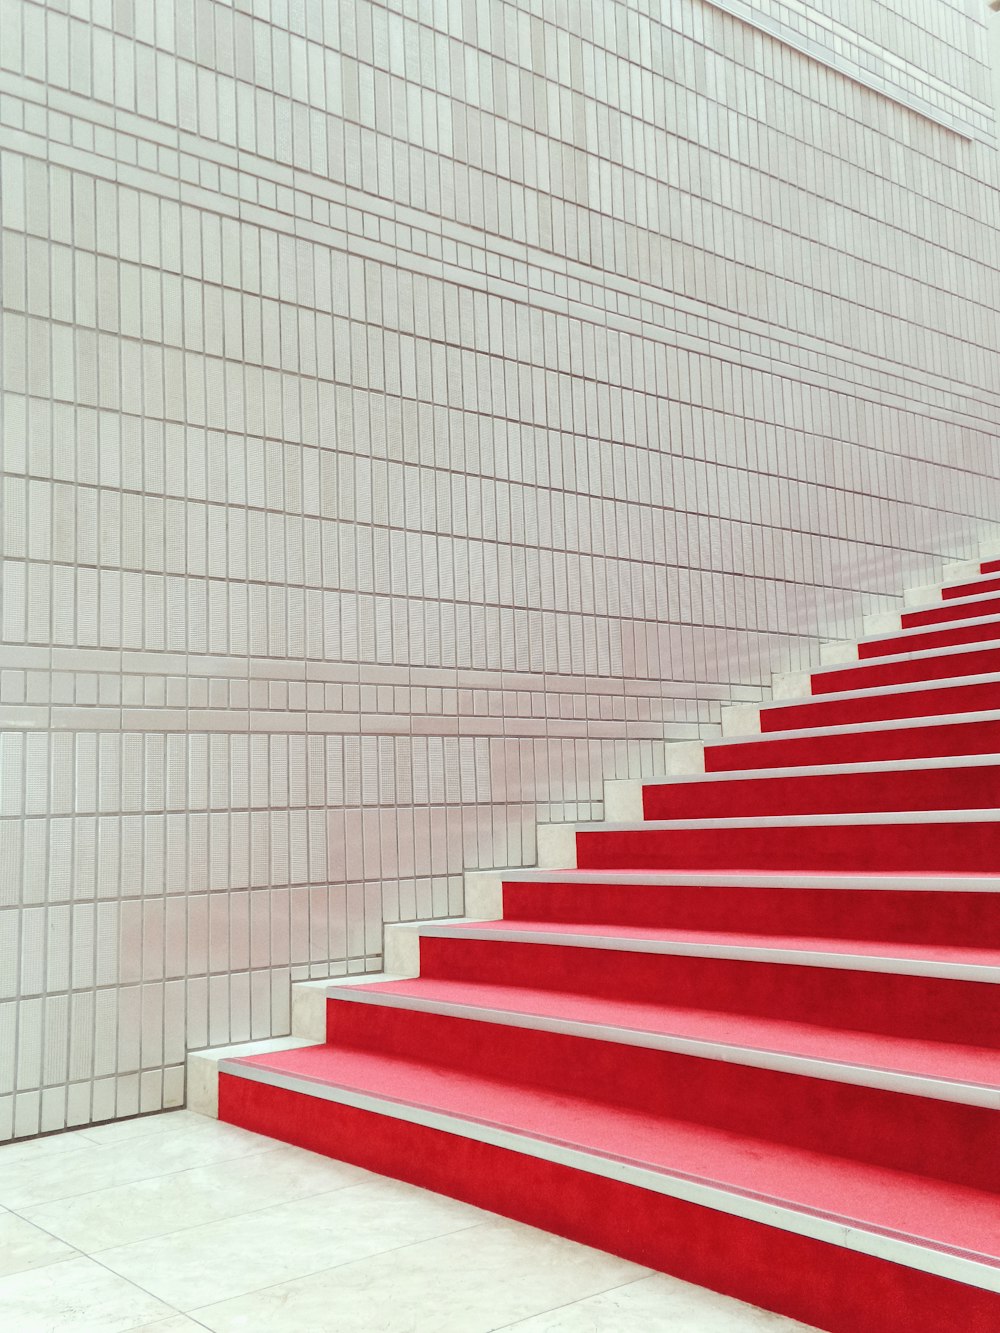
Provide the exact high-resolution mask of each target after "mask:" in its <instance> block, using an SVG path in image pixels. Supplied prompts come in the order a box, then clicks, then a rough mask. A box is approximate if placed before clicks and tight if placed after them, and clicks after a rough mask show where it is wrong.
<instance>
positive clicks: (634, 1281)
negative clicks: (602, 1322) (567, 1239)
mask: <svg viewBox="0 0 1000 1333" xmlns="http://www.w3.org/2000/svg"><path fill="white" fill-rule="evenodd" d="M573 1243H574V1244H580V1242H579V1241H574V1242H573ZM583 1248H587V1247H583ZM663 1276H667V1277H669V1276H670V1274H663V1273H660V1272H658V1271H657V1270H656V1269H655V1268H650V1269H649V1270H647V1271H646V1272H645V1273H643V1274H641V1275H640V1276H639V1277H634V1278H631V1279H630V1280H629V1281H628V1282H615V1283H614V1284H613V1285H612V1286H610V1287H605V1288H604V1289H603V1290H601V1291H592V1292H590V1294H589V1295H587V1296H578V1297H576V1298H575V1299H573V1300H568V1301H563V1302H562V1303H561V1304H560V1305H552V1306H549V1308H548V1309H547V1310H536V1311H535V1313H534V1314H531V1315H519V1316H518V1317H517V1318H516V1319H515V1320H513V1322H511V1323H509V1324H495V1325H494V1326H493V1327H492V1328H491V1329H490V1333H505V1330H509V1329H517V1328H519V1327H520V1326H521V1325H522V1324H524V1322H525V1321H526V1320H528V1319H537V1318H539V1317H540V1316H541V1315H550V1314H557V1313H558V1312H559V1311H560V1310H572V1309H573V1308H574V1306H577V1305H583V1304H585V1303H586V1302H587V1301H591V1300H594V1299H595V1297H598V1296H607V1295H608V1293H609V1292H612V1291H624V1290H625V1288H626V1287H634V1286H637V1285H638V1284H639V1283H640V1282H648V1281H649V1279H650V1278H651V1277H663ZM683 1280H684V1279H683V1278H677V1279H675V1281H679V1282H681V1281H683ZM730 1299H732V1298H730Z"/></svg>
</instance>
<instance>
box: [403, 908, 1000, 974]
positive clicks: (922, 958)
mask: <svg viewBox="0 0 1000 1333" xmlns="http://www.w3.org/2000/svg"><path fill="white" fill-rule="evenodd" d="M428 924H431V925H433V924H435V923H433V922H430V923H428ZM442 929H446V930H455V931H456V932H458V931H461V930H484V931H504V930H511V931H518V932H525V933H530V934H537V935H582V936H597V937H599V938H601V939H614V938H616V937H617V938H619V939H625V940H649V941H650V942H651V943H664V944H670V943H679V944H706V945H718V946H719V947H720V948H735V949H782V950H785V951H786V952H789V953H793V952H796V951H801V952H809V953H840V954H857V955H859V956H863V957H866V958H885V959H892V958H905V959H912V960H914V961H919V962H941V963H960V964H964V965H967V966H977V967H1000V949H986V948H981V949H977V948H972V947H969V946H965V945H943V944H911V943H904V944H896V943H895V942H894V941H887V940H867V939H838V938H831V937H829V936H825V935H764V934H747V933H740V932H735V931H733V932H729V931H719V930H694V929H691V928H686V927H674V926H670V927H656V926H620V925H618V924H617V922H616V923H614V924H609V923H604V924H601V923H597V924H595V923H591V922H575V921H531V920H528V919H527V918H523V917H520V918H517V919H506V920H505V919H501V920H499V921H468V922H462V923H461V924H456V925H454V926H442Z"/></svg>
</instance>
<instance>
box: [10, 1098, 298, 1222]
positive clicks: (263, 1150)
mask: <svg viewBox="0 0 1000 1333" xmlns="http://www.w3.org/2000/svg"><path fill="white" fill-rule="evenodd" d="M220 1123H225V1122H220ZM233 1128H240V1127H239V1126H233ZM253 1132H254V1131H253V1130H247V1133H248V1134H252V1133H253ZM287 1146H288V1145H287V1144H281V1143H274V1142H271V1141H268V1142H267V1143H265V1145H264V1146H263V1147H259V1148H254V1149H252V1151H250V1152H242V1153H236V1154H234V1155H233V1156H232V1157H220V1158H217V1159H216V1160H215V1161H212V1162H201V1163H199V1165H200V1166H222V1165H224V1164H225V1163H226V1162H238V1161H240V1160H241V1159H242V1158H244V1157H259V1156H263V1155H265V1154H267V1153H270V1152H274V1151H275V1149H276V1148H279V1147H287ZM109 1151H114V1149H109ZM197 1169H198V1168H197V1167H194V1166H178V1167H175V1168H172V1169H171V1170H167V1171H159V1172H157V1171H154V1172H152V1173H151V1174H150V1175H148V1176H137V1177H136V1178H135V1179H134V1180H120V1181H118V1182H117V1183H116V1184H113V1185H100V1186H98V1187H96V1188H95V1189H85V1190H80V1191H78V1192H77V1193H76V1194H60V1195H59V1196H58V1197H57V1198H54V1199H36V1200H35V1201H34V1202H33V1203H22V1204H10V1203H7V1204H4V1205H3V1206H4V1207H5V1208H7V1209H8V1210H9V1211H10V1212H12V1213H14V1214H16V1216H18V1217H22V1218H23V1220H24V1221H25V1222H31V1221H33V1219H32V1218H30V1217H24V1214H23V1212H22V1210H23V1209H25V1208H44V1207H46V1206H47V1205H48V1204H50V1203H63V1202H64V1201H65V1200H67V1199H82V1198H86V1197H87V1196H88V1195H91V1194H100V1193H101V1192H102V1191H103V1190H108V1189H120V1188H123V1187H125V1186H127V1185H141V1184H142V1183H143V1182H144V1181H147V1180H159V1179H162V1178H166V1177H168V1176H176V1175H181V1174H183V1172H185V1171H195V1170H197Z"/></svg>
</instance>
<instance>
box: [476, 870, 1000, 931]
mask: <svg viewBox="0 0 1000 1333" xmlns="http://www.w3.org/2000/svg"><path fill="white" fill-rule="evenodd" d="M493 874H494V876H495V878H496V882H497V884H498V885H499V886H501V887H502V886H503V884H504V883H511V884H514V883H518V884H519V883H527V884H531V883H538V884H560V883H566V884H574V883H578V884H650V885H657V886H659V887H668V888H669V887H674V888H700V887H708V886H712V885H718V886H719V887H721V888H735V889H740V888H750V889H786V888H787V889H842V890H844V891H845V892H847V891H852V892H854V891H856V892H866V891H867V892H875V891H883V892H884V891H893V892H896V891H899V892H904V891H907V892H913V893H917V892H927V893H1000V877H998V876H996V875H992V874H986V873H984V874H980V875H937V874H928V875H907V874H899V873H898V872H896V871H885V872H880V873H874V874H868V875H865V874H860V873H858V874H849V873H848V874H844V873H837V874H824V873H823V872H822V871H819V872H817V871H813V870H811V871H809V873H808V874H799V873H795V872H791V871H787V870H775V871H773V872H767V871H746V870H733V871H726V870H704V869H701V870H691V869H685V868H683V867H681V868H680V869H677V870H661V871H657V870H620V869H607V870H580V869H579V868H574V867H569V868H566V869H558V868H546V867H544V866H515V867H513V868H512V869H510V870H497V871H494V872H493ZM500 907H501V910H500V911H498V912H495V913H493V915H492V916H489V917H487V916H483V917H481V918H480V919H481V920H484V921H486V920H489V921H499V920H500V918H501V917H502V916H503V904H502V900H501V904H500Z"/></svg>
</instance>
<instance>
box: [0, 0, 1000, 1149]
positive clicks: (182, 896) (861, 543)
mask: <svg viewBox="0 0 1000 1333" xmlns="http://www.w3.org/2000/svg"><path fill="white" fill-rule="evenodd" d="M741 13H746V14H747V15H748V17H750V18H751V19H752V23H749V24H748V23H743V22H741V21H740V19H739V18H738V17H737V15H739V14H741ZM987 17H988V11H987V8H986V5H985V3H968V4H967V3H965V0H866V2H865V3H864V4H855V5H852V6H850V7H849V8H848V9H847V10H845V9H844V7H843V6H836V5H832V4H831V3H830V2H829V0H780V3H779V0H755V3H754V4H753V5H750V4H743V3H742V0H725V2H724V3H723V0H718V2H717V3H712V4H708V3H702V2H701V0H672V2H671V3H664V0H655V3H654V2H653V0H628V3H614V2H613V0H585V2H584V3H574V4H570V5H562V4H560V5H552V4H544V3H542V2H541V0H516V2H512V0H495V3H489V4H487V3H480V4H478V5H476V4H462V5H459V4H447V5H445V4H435V5H429V4H418V3H415V0H390V2H389V3H374V2H372V0H344V2H343V3H340V4H336V5H331V4H324V3H322V0H294V2H293V3H284V2H282V3H279V2H278V0H235V2H234V3H232V4H219V3H215V2H214V0H173V2H172V3H167V2H166V0H164V3H162V4H156V5H151V4H141V3H136V0H116V3H114V4H112V3H110V0H63V2H62V3H59V4H55V3H51V4H43V3H41V2H40V0H3V3H0V281H2V288H3V314H2V321H0V359H2V367H0V414H2V420H0V429H2V438H3V469H2V470H3V477H2V485H0V585H2V594H0V641H2V646H0V1138H9V1137H11V1136H18V1137H19V1136H24V1135H31V1134H35V1133H38V1132H40V1131H41V1132H47V1131H50V1130H56V1129H59V1128H62V1127H63V1126H67V1125H68V1126H79V1125H83V1124H87V1123H90V1122H95V1121H103V1120H107V1119H110V1118H112V1117H116V1116H118V1117H122V1116H130V1115H134V1114H136V1113H138V1112H143V1111H155V1110H158V1109H160V1108H162V1107H169V1106H176V1105H179V1104H180V1103H181V1101H182V1100H183V1057H184V1052H185V1049H186V1048H187V1047H193V1048H194V1047H203V1046H208V1045H221V1044H228V1043H231V1042H241V1041H246V1040H248V1039H250V1038H257V1037H265V1036H268V1035H271V1034H275V1033H283V1032H287V1031H288V1027H289V985H290V981H291V980H292V979H302V978H308V977H325V976H330V975H340V974H345V973H348V972H362V971H365V970H368V969H372V968H374V967H376V966H377V964H378V962H379V954H380V950H381V947H382V935H381V929H382V923H383V920H385V919H387V920H398V919H412V918H423V917H433V916H445V915H449V914H455V913H457V912H459V911H461V908H462V901H461V895H462V883H461V872H462V869H463V867H464V866H480V867H491V866H497V865H508V864H530V863H531V862H532V861H533V860H534V855H535V823H536V820H537V819H539V818H540V819H542V820H546V819H557V820H558V819H570V820H572V819H578V818H579V819H587V818H591V817H597V816H599V815H600V814H601V807H600V802H601V796H602V789H601V780H602V778H603V777H613V776H618V777H626V776H630V775H631V776H637V775H639V774H643V773H644V774H650V773H653V772H655V771H657V770H658V769H661V768H662V761H663V750H664V747H665V745H666V744H667V743H668V742H669V741H670V740H672V739H676V738H684V737H693V736H697V735H705V734H711V733H713V732H714V731H716V730H717V728H718V722H719V709H720V704H721V702H722V701H724V700H728V699H729V698H730V697H731V696H732V695H733V694H734V693H735V695H736V697H738V698H741V699H744V700H746V701H748V702H751V703H752V702H753V701H754V700H756V699H758V698H759V697H760V696H761V693H762V690H763V689H764V687H765V686H766V684H767V682H768V680H769V675H770V671H771V669H772V668H775V667H776V668H782V667H789V668H795V667H798V666H801V665H802V664H804V663H805V662H807V661H809V660H815V659H816V657H817V651H818V650H817V644H818V640H819V639H820V638H821V637H823V636H829V637H844V636H845V635H847V634H849V632H850V631H851V630H852V629H853V628H854V627H855V625H856V623H857V620H858V618H859V617H860V615H861V614H862V613H864V612H870V611H878V610H882V609H886V608H887V607H888V606H889V605H890V604H891V599H892V597H893V596H894V595H895V594H896V593H897V592H898V591H899V589H900V588H901V587H903V586H904V585H905V584H906V583H907V582H909V581H916V582H926V581H927V580H928V579H930V578H932V577H933V575H934V574H935V573H936V572H937V571H938V569H939V568H940V563H941V560H940V558H941V557H942V556H955V555H964V554H966V553H967V552H968V550H969V546H970V543H971V542H972V541H973V540H974V539H976V538H978V537H979V536H982V535H987V533H988V531H989V530H990V527H991V525H992V524H995V523H996V521H997V515H998V514H1000V480H998V478H997V470H996V464H995V460H996V457H997V441H998V428H997V424H996V423H997V422H998V420H1000V357H998V355H997V353H998V350H1000V348H998V343H1000V337H998V331H997V315H996V312H997V309H998V308H1000V276H998V270H997V267H996V259H995V256H996V253H997V230H996V224H995V220H996V218H997V216H998V212H997V207H996V183H997V159H996V153H995V150H994V149H993V148H992V147H991V146H990V145H989V144H988V143H986V142H984V140H983V137H982V135H983V134H984V133H985V135H986V137H987V138H988V137H989V136H990V134H991V133H992V129H991V116H990V112H989V108H988V106H987V103H988V102H989V98H990V93H989V70H988V66H987V63H986V53H987V49H988V48H987V43H986V34H985V29H984V24H985V22H986V19H987ZM769 25H770V31H772V32H773V33H777V34H778V36H777V37H776V36H773V35H768V28H769ZM779 38H780V40H779ZM835 66H836V67H835ZM851 69H853V70H854V71H855V72H856V73H858V74H859V75H863V76H864V78H863V80H862V81H859V80H858V78H852V77H850V71H851ZM878 80H882V82H883V84H884V85H885V86H886V88H887V90H888V92H889V93H890V96H880V95H879V94H878V93H877V92H875V91H873V88H872V86H871V85H872V83H873V81H874V82H877V81H878ZM921 108H923V110H922V111H921ZM928 112H930V113H933V115H932V116H931V118H928V114H927V113H928ZM934 117H937V119H935V118H934ZM949 117H951V118H952V119H953V120H954V119H956V118H957V119H960V120H962V121H963V123H964V124H965V126H966V129H967V130H968V132H969V133H971V134H972V135H973V137H972V138H966V137H964V134H963V133H956V132H954V131H952V130H949V129H948V128H946V124H945V123H943V121H944V122H947V120H948V118H949ZM942 118H943V121H942ZM984 126H985V130H984ZM970 127H971V128H970Z"/></svg>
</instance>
